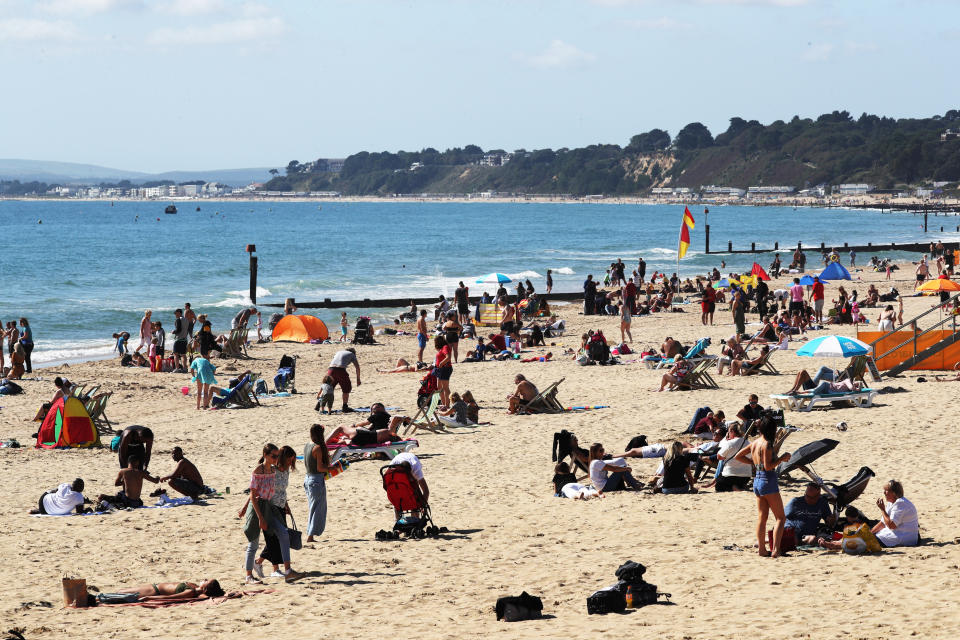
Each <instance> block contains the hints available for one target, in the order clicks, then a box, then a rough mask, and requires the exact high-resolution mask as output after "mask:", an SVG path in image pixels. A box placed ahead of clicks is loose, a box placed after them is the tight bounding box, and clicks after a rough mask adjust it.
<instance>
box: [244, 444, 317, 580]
mask: <svg viewBox="0 0 960 640" xmlns="http://www.w3.org/2000/svg"><path fill="white" fill-rule="evenodd" d="M279 459H280V449H279V448H278V447H277V445H275V444H267V445H265V446H264V447H263V455H262V456H261V458H260V461H259V463H258V464H257V466H256V468H255V469H254V470H253V474H252V475H251V477H250V499H249V501H248V503H247V504H244V505H243V508H242V509H241V510H240V513H239V514H238V517H240V518H243V517H244V516H246V520H245V521H244V527H243V531H244V534H245V535H246V536H247V552H246V556H245V560H244V569H245V570H246V573H247V578H246V582H247V584H257V583H259V582H260V580H258V579H257V578H255V577H253V569H254V567H255V566H256V565H255V563H254V560H255V559H256V555H257V548H258V547H259V546H260V532H261V531H263V532H267V531H269V532H270V533H272V534H273V535H275V536H276V537H277V538H278V540H279V541H280V553H281V556H282V558H283V567H284V573H283V575H284V579H285V580H286V581H287V582H292V581H294V580H296V579H298V578H302V577H303V574H302V573H298V572H296V571H294V570H293V569H291V568H290V536H289V534H288V533H287V526H286V524H285V523H284V521H283V518H282V516H281V517H278V515H277V513H276V512H277V509H274V507H273V506H272V504H271V502H270V500H271V498H273V496H274V493H275V492H276V465H277V463H278V462H279ZM284 495H285V491H284ZM248 505H249V506H252V507H253V508H252V509H248V508H247V506H248ZM281 514H282V511H281Z"/></svg>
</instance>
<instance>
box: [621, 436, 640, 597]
mask: <svg viewBox="0 0 960 640" xmlns="http://www.w3.org/2000/svg"><path fill="white" fill-rule="evenodd" d="M645 446H647V436H633V437H632V438H630V442H628V443H627V449H626V450H627V451H629V450H630V449H635V448H637V447H645ZM628 564H629V563H628ZM624 566H626V565H624ZM640 566H643V565H640ZM622 568H623V567H620V569H622ZM620 569H617V571H618V572H619V571H620ZM640 575H643V571H641V572H640ZM617 577H618V578H619V577H620V574H619V573H617Z"/></svg>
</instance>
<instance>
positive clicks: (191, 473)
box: [160, 447, 203, 500]
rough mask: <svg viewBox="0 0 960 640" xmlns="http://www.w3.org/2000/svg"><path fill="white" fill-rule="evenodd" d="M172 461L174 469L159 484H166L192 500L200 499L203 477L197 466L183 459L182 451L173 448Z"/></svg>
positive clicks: (178, 448)
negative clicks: (174, 463) (175, 464)
mask: <svg viewBox="0 0 960 640" xmlns="http://www.w3.org/2000/svg"><path fill="white" fill-rule="evenodd" d="M173 461H174V462H176V463H177V466H176V468H175V469H174V470H173V471H172V472H171V473H170V475H168V476H164V477H162V478H160V482H168V483H169V484H170V487H171V488H172V489H175V490H176V491H177V492H178V493H182V494H183V495H185V496H189V497H191V498H193V499H194V500H198V499H199V498H200V494H201V493H202V492H203V477H202V476H201V475H200V471H199V470H197V466H196V465H195V464H193V463H192V462H190V461H189V460H187V459H186V458H184V457H183V449H181V448H180V447H174V448H173Z"/></svg>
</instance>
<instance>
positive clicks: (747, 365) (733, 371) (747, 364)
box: [728, 345, 770, 376]
mask: <svg viewBox="0 0 960 640" xmlns="http://www.w3.org/2000/svg"><path fill="white" fill-rule="evenodd" d="M768 353H770V347H769V346H767V345H763V347H761V348H760V355H759V356H757V357H756V358H754V359H753V360H746V359H745V358H735V359H734V360H732V361H731V362H730V373H729V374H728V375H731V376H738V375H740V374H741V373H744V371H745V370H746V371H750V370H752V369H756V368H757V367H759V366H761V365H762V364H763V363H764V361H765V360H766V358H767V354H768Z"/></svg>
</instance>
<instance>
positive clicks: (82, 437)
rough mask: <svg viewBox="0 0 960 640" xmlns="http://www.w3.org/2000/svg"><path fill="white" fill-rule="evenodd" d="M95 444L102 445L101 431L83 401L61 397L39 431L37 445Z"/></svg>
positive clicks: (68, 445) (88, 445) (81, 445)
mask: <svg viewBox="0 0 960 640" xmlns="http://www.w3.org/2000/svg"><path fill="white" fill-rule="evenodd" d="M94 446H96V447H99V446H101V445H100V433H99V432H98V431H97V427H96V425H95V424H93V420H91V419H90V414H89V413H87V410H86V409H85V408H84V406H83V403H82V402H80V400H78V399H77V398H75V397H73V396H70V397H68V398H66V400H64V399H63V398H60V399H58V400H57V401H56V402H55V403H53V406H52V407H50V410H49V411H47V416H46V417H45V418H44V419H43V424H42V425H40V431H38V432H37V447H39V448H42V449H57V448H62V447H94Z"/></svg>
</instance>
